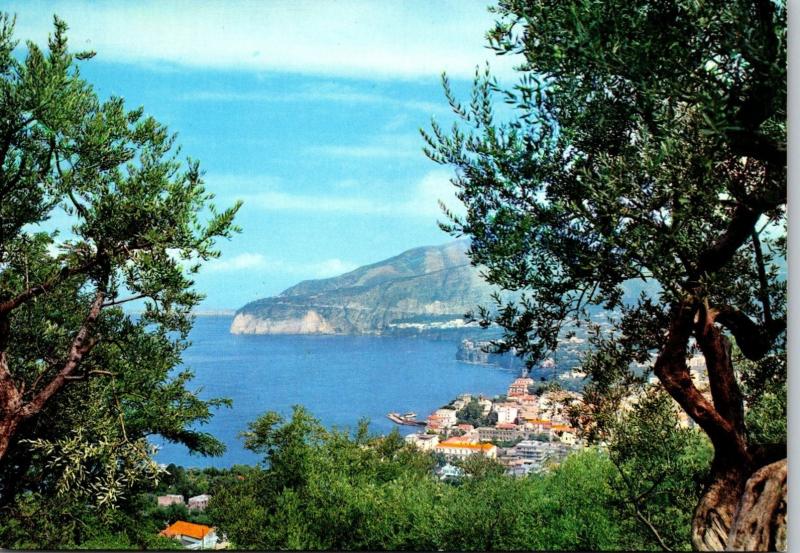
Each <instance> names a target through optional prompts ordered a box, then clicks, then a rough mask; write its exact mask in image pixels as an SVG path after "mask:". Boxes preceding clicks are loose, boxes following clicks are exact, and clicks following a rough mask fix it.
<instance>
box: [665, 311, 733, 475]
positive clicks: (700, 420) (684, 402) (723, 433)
mask: <svg viewBox="0 0 800 553" xmlns="http://www.w3.org/2000/svg"><path fill="white" fill-rule="evenodd" d="M696 314H697V306H696V304H695V303H694V302H693V301H691V300H684V301H683V302H681V303H680V304H679V305H678V306H677V308H676V310H675V312H674V314H673V315H672V321H671V322H670V327H669V332H668V335H667V340H666V343H665V345H664V347H663V349H662V350H661V353H660V354H659V356H658V358H657V359H656V362H655V365H654V367H653V372H654V373H655V374H656V376H658V379H659V380H660V381H661V383H662V384H663V386H664V389H665V390H666V391H667V392H668V393H669V395H670V396H672V398H673V399H675V401H677V402H678V404H679V405H680V406H681V407H682V408H683V409H684V411H686V413H687V414H688V415H689V416H690V417H692V420H694V421H695V422H696V423H697V424H698V425H699V426H700V428H702V429H703V431H704V432H705V433H706V434H708V437H709V439H710V440H711V443H712V444H714V449H715V451H716V452H717V454H718V455H722V456H725V455H726V454H728V453H730V455H731V456H732V457H731V458H732V459H737V460H738V459H742V460H747V459H749V455H748V453H747V448H746V446H745V443H744V440H743V437H742V436H741V435H740V434H739V433H738V432H737V431H736V429H735V428H734V426H733V425H732V424H731V423H730V422H729V421H728V420H726V419H725V418H723V417H722V416H721V415H720V414H719V413H718V412H717V410H716V409H715V408H714V406H713V405H712V404H711V402H710V401H708V400H707V399H706V398H705V397H704V396H703V394H701V393H700V391H699V390H698V389H697V388H696V387H695V385H694V382H693V381H692V377H691V374H690V373H689V368H688V367H687V366H686V350H687V347H688V344H689V338H690V336H691V334H692V329H693V322H694V317H695V315H696Z"/></svg>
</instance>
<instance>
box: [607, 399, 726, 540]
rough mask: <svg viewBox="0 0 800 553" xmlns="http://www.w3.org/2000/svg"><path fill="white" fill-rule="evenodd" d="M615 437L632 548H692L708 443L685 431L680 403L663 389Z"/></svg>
mask: <svg viewBox="0 0 800 553" xmlns="http://www.w3.org/2000/svg"><path fill="white" fill-rule="evenodd" d="M612 434H613V438H612V440H611V443H610V444H609V456H610V459H611V461H612V463H613V464H614V466H615V467H616V468H617V473H616V475H615V478H613V479H612V486H613V487H614V488H615V490H616V493H617V494H618V496H619V501H620V506H621V510H622V513H623V514H624V515H625V517H626V521H627V522H629V523H630V530H629V533H628V535H629V537H630V539H631V541H630V542H629V544H630V546H631V547H633V548H641V549H661V548H662V543H661V542H663V545H666V546H667V547H669V548H670V549H672V550H679V549H680V550H691V549H692V546H691V543H690V542H689V535H690V529H691V522H692V514H693V512H694V508H695V506H696V505H697V502H698V500H699V499H700V495H701V492H702V489H703V485H704V484H705V483H706V481H707V479H708V477H709V466H710V463H711V458H712V449H711V444H710V443H709V442H708V439H707V438H706V437H705V435H703V434H702V433H700V432H699V431H698V430H696V429H690V428H682V427H680V425H679V423H678V418H677V405H676V404H675V403H674V401H673V400H672V399H671V398H670V397H669V396H668V395H667V394H665V393H664V391H663V390H661V389H659V388H658V387H653V388H650V389H648V390H647V391H646V392H645V393H644V394H642V396H641V397H640V398H639V401H638V402H637V403H636V405H635V406H634V407H633V409H632V410H631V411H630V412H629V413H627V414H625V415H624V416H622V417H620V418H619V419H618V421H617V422H616V423H615V426H614V430H613V432H612ZM651 527H652V529H651ZM656 533H657V535H656Z"/></svg>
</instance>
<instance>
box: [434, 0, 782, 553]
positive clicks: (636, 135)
mask: <svg viewBox="0 0 800 553" xmlns="http://www.w3.org/2000/svg"><path fill="white" fill-rule="evenodd" d="M494 13H495V14H496V16H497V21H496V24H495V27H494V28H493V29H492V30H490V32H489V33H488V38H489V42H490V46H491V47H492V48H493V49H494V50H496V51H497V53H499V54H503V55H512V54H518V55H519V56H520V57H519V58H517V59H520V61H521V63H520V64H519V65H518V67H517V69H518V73H517V76H518V79H517V81H516V83H515V84H514V85H513V86H511V87H501V86H500V85H499V84H498V82H497V81H496V79H494V78H493V77H492V76H491V74H490V71H489V69H488V67H487V69H486V70H485V71H480V70H477V71H476V75H475V81H474V86H473V90H472V95H471V97H470V98H469V100H468V101H466V102H462V101H461V100H459V99H458V98H456V96H455V95H454V93H453V91H452V89H451V87H450V85H449V82H448V80H447V78H446V77H445V78H444V79H443V80H444V88H445V95H446V97H447V100H448V102H449V104H450V106H451V108H452V110H453V112H454V114H455V116H456V119H457V122H456V124H454V125H453V127H452V129H451V130H449V131H448V130H446V129H443V128H442V127H441V126H439V125H438V124H437V123H436V122H435V121H433V122H432V123H431V129H430V131H423V133H422V134H423V138H424V139H425V140H426V143H427V148H426V153H427V155H428V156H429V157H430V158H431V159H432V160H433V161H435V162H437V163H440V164H443V165H448V166H450V167H452V168H453V170H454V177H453V179H452V182H453V184H454V186H455V188H456V195H457V197H458V198H459V199H460V200H461V201H462V202H463V204H464V207H465V210H464V213H465V215H463V216H457V215H455V214H453V213H448V214H447V215H448V218H449V221H448V223H447V224H444V225H443V228H444V229H445V230H446V231H448V232H450V233H451V234H453V235H455V236H468V237H470V239H471V246H470V250H469V255H470V258H471V260H472V262H473V263H474V264H476V265H480V266H482V267H483V268H485V270H484V273H485V274H486V276H487V280H488V282H489V283H491V284H494V285H496V286H498V287H500V288H502V289H505V290H508V291H511V292H513V294H508V295H506V296H505V297H501V296H500V295H497V296H496V298H495V300H496V301H495V302H494V305H491V306H482V307H480V308H479V309H478V310H477V312H476V313H474V314H471V318H472V319H475V320H478V321H479V322H480V323H481V324H482V325H483V326H485V327H486V326H489V325H491V324H493V323H495V324H497V325H499V326H500V327H502V328H503V329H504V335H503V338H502V340H500V341H499V343H500V344H501V348H500V349H501V351H510V350H512V349H513V350H515V351H517V352H519V353H520V354H521V355H522V356H524V357H525V359H526V362H527V363H528V365H529V366H530V365H532V364H534V363H535V362H537V361H538V360H540V359H543V358H544V357H545V356H547V355H548V354H549V353H550V352H552V351H554V350H555V349H556V348H557V346H558V340H559V336H562V335H563V332H562V331H564V330H566V329H567V328H569V327H570V326H571V325H578V326H581V325H585V326H588V330H589V331H590V342H591V345H592V346H593V348H592V350H591V351H590V352H588V353H587V355H585V356H584V358H583V359H582V363H581V370H582V371H583V372H585V373H587V374H588V375H589V377H590V383H589V384H588V385H587V386H586V388H585V393H584V399H585V403H584V406H583V407H584V409H582V410H580V412H578V411H577V410H576V411H575V412H573V413H572V416H573V417H574V418H575V420H576V422H577V423H578V424H579V425H580V426H581V427H582V429H583V430H584V431H585V432H586V436H587V437H588V438H589V439H590V440H592V441H597V442H602V441H603V440H605V439H608V437H609V435H610V434H612V433H613V429H614V425H615V422H616V419H617V416H618V414H619V412H620V409H621V408H622V406H623V405H624V402H625V400H626V398H629V397H631V396H632V395H633V396H635V395H636V394H638V393H640V392H641V391H642V390H643V389H644V387H645V385H646V382H647V376H648V372H649V370H650V368H652V369H653V370H654V372H655V373H656V375H657V376H658V378H659V379H660V381H661V383H662V385H663V386H664V388H665V390H667V392H668V393H669V394H670V395H671V396H672V397H674V398H676V399H677V400H679V403H680V405H682V406H683V408H684V409H686V411H687V413H688V414H689V415H690V416H691V417H692V418H693V419H694V420H695V421H696V422H697V424H698V425H699V426H700V427H701V428H702V429H703V430H704V431H705V432H706V434H707V435H708V436H709V437H710V438H711V439H712V440H713V445H714V449H715V452H716V455H717V461H719V462H716V463H714V464H713V466H712V468H714V470H716V471H717V472H718V473H717V474H714V475H713V476H712V479H714V480H716V481H717V482H723V483H724V479H725V476H724V475H723V474H722V473H723V472H724V471H725V470H727V469H726V468H725V467H728V468H729V467H737V470H739V473H738V474H739V476H737V477H736V478H742V477H743V475H746V474H747V473H748V471H751V470H752V469H753V467H756V466H760V465H762V464H764V463H766V462H769V459H770V458H773V459H774V458H777V457H780V456H781V451H782V449H783V450H785V427H784V426H783V424H784V423H785V420H786V409H785V406H786V400H785V388H784V387H783V384H782V383H781V382H782V381H785V364H786V361H785V359H786V349H785V331H786V315H787V313H786V282H785V263H786V224H787V213H786V177H787V174H786V159H787V154H786V90H787V87H786V37H787V27H786V13H787V10H786V3H785V2H782V1H777V2H773V1H769V0H764V1H755V2H751V1H745V0H712V1H708V2H693V1H680V0H678V1H674V2H663V1H659V0H636V1H629V0H610V1H606V2H592V1H588V0H499V2H498V4H497V6H496V7H495V8H494ZM501 101H502V102H505V104H507V106H506V107H507V109H503V110H500V109H498V104H499V103H500V102H501ZM632 281H634V282H639V283H640V284H642V283H647V284H648V285H649V286H648V287H647V288H649V290H648V291H643V292H642V294H641V295H640V296H639V298H638V299H636V300H635V301H632V302H631V301H627V300H626V301H623V300H624V294H623V284H625V283H629V282H632ZM601 310H605V311H606V312H607V313H608V314H609V316H610V319H609V322H610V323H611V325H610V327H608V326H604V327H601V326H600V325H597V324H596V323H597V320H596V319H595V318H594V315H595V314H597V313H598V312H599V311H601ZM732 342H735V344H736V346H738V348H739V350H740V351H741V356H740V357H739V358H738V359H733V363H732V362H731V359H730V357H729V355H728V353H727V352H728V351H729V350H730V345H731V343H732ZM698 351H700V352H702V353H703V355H704V356H705V358H706V361H707V362H708V363H709V364H710V367H709V371H708V374H709V378H710V380H711V385H710V391H711V396H712V397H711V399H710V400H709V399H708V398H706V397H705V396H703V395H702V392H701V391H700V390H698V389H697V387H696V386H694V385H693V384H692V382H691V380H690V378H689V371H688V369H687V366H686V362H685V361H686V358H687V357H688V356H689V355H690V354H692V353H695V352H698ZM742 357H744V358H746V359H747V360H749V361H750V363H745V362H742ZM743 396H744V398H743ZM742 399H744V400H745V401H746V403H747V415H746V418H745V417H743V416H742V413H743V412H744V411H745V409H744V405H743V402H742ZM658 420H659V421H660V422H661V423H663V424H670V421H669V420H667V419H665V418H659V419H658ZM650 430H651V432H652V434H653V435H654V436H662V437H665V438H670V439H668V440H667V441H666V442H665V443H668V444H669V445H670V447H673V448H676V449H674V450H673V451H672V453H671V455H672V457H671V459H675V458H679V457H681V456H682V455H683V451H684V447H683V441H682V440H683V437H680V435H679V434H675V435H672V434H670V433H671V432H672V430H671V427H666V428H664V429H663V432H666V433H667V434H662V432H660V431H657V428H656V427H655V426H652V427H651V428H650ZM672 437H675V438H676V439H675V440H672V439H671V438H672ZM679 437H680V439H678V438H679ZM764 443H768V444H770V445H772V446H777V447H772V448H762V447H760V446H761V445H762V444H764ZM638 445H639V446H642V447H644V442H642V443H641V444H638ZM654 452H658V458H659V459H662V460H663V461H664V462H665V463H667V464H669V463H668V460H669V459H670V457H668V456H666V455H667V452H666V451H665V448H663V447H656V448H655V449H654ZM765 452H770V453H769V455H768V454H767V453H765ZM629 453H630V455H628V454H626V456H625V458H629V459H632V461H631V462H634V461H633V460H635V465H636V466H637V467H639V466H642V467H644V466H647V463H645V459H644V458H641V457H637V455H633V453H631V452H629ZM770 455H772V457H770ZM699 458H700V459H703V460H707V459H706V458H705V457H703V456H700V457H699ZM684 461H685V463H686V470H687V471H688V472H692V473H693V472H695V471H696V469H697V467H696V465H695V464H693V463H694V461H691V462H690V460H687V459H684ZM653 466H656V465H655V464H654V465H653ZM676 478H678V480H679V481H680V482H681V485H680V486H678V488H676V490H677V489H684V488H683V487H682V486H684V484H685V482H686V479H687V478H688V475H687V474H684V475H683V476H676ZM668 489H669V487H668ZM736 489H738V488H736V487H735V486H733V487H732V488H731V490H732V493H730V494H729V495H728V496H727V497H726V498H724V499H723V498H722V495H718V496H717V497H709V504H708V505H707V507H708V508H709V509H713V508H714V502H715V501H719V502H724V501H728V502H730V505H727V506H723V507H722V508H723V509H731V510H735V508H736V502H735V496H736V494H737V493H738V492H737V491H735V490H736ZM679 495H680V494H679V493H678V492H677V491H675V490H673V491H670V492H669V493H667V494H666V495H665V496H663V497H670V498H672V499H673V500H674V501H672V502H667V503H666V504H665V505H667V504H668V505H670V506H671V508H674V509H679V510H680V509H682V510H683V511H682V512H684V513H688V512H690V511H691V509H690V508H689V507H687V503H684V502H682V501H679V499H680V498H679ZM659 497H662V496H659ZM687 497H691V498H693V499H696V498H697V495H696V494H688V495H687ZM678 506H680V507H678ZM709 512H712V511H709ZM649 517H650V515H649V514H648V513H645V514H644V518H649ZM653 517H655V515H653ZM659 524H662V525H663V526H664V531H665V533H667V534H669V536H670V539H672V538H673V537H674V536H675V533H676V532H678V527H680V528H682V529H683V530H685V529H686V528H687V526H686V516H677V515H676V516H674V517H673V518H672V519H671V520H667V519H661V520H660V521H659ZM697 524H698V525H699V527H698V528H699V530H700V531H699V532H698V536H699V534H701V533H703V534H704V533H705V531H706V530H707V529H709V527H710V524H711V523H710V522H709V521H708V520H707V517H705V518H702V519H698V521H697ZM723 526H724V525H723ZM713 531H714V530H710V531H709V532H710V533H709V535H711V533H713ZM720 532H721V533H722V534H723V535H724V532H725V528H723V530H721V531H720ZM698 539H700V538H698ZM702 539H705V538H702ZM679 542H680V543H681V545H680V546H681V547H685V546H686V542H685V538H684V540H683V541H680V540H678V539H677V538H675V539H674V540H673V541H672V542H671V543H676V544H677V543H679ZM698 543H699V542H698ZM650 545H652V542H651V543H650ZM648 546H649V545H648Z"/></svg>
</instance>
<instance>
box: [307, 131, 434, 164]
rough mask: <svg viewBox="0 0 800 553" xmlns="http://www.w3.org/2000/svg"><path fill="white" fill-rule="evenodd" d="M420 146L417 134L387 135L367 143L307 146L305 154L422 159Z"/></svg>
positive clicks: (360, 157)
mask: <svg viewBox="0 0 800 553" xmlns="http://www.w3.org/2000/svg"><path fill="white" fill-rule="evenodd" d="M422 145H423V142H422V139H421V138H420V136H419V135H418V134H413V135H405V134H397V133H387V134H382V135H378V136H376V137H374V138H373V139H372V140H371V141H370V142H368V143H362V144H324V145H319V146H309V147H308V148H306V153H307V154H309V155H313V156H326V157H337V158H354V159H376V158H378V159H380V158H388V159H399V158H417V159H422V158H423V155H424V154H423V153H422Z"/></svg>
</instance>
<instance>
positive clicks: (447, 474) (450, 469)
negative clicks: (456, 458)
mask: <svg viewBox="0 0 800 553" xmlns="http://www.w3.org/2000/svg"><path fill="white" fill-rule="evenodd" d="M436 474H438V475H439V479H440V480H458V479H459V478H461V477H462V476H464V470H463V469H461V468H460V467H457V466H455V465H451V464H450V463H447V464H446V465H444V466H443V467H442V468H440V469H438V470H437V471H436Z"/></svg>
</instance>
